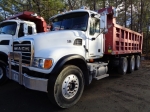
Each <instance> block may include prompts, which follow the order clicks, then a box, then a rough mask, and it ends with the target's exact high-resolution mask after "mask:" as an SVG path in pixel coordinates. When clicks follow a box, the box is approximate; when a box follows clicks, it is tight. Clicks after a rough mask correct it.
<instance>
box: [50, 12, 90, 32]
mask: <svg viewBox="0 0 150 112" xmlns="http://www.w3.org/2000/svg"><path fill="white" fill-rule="evenodd" d="M88 16H89V14H88V13H87V12H76V13H70V14H66V15H62V16H58V17H56V18H54V19H53V20H52V31H55V30H82V31H86V29H87V24H88Z"/></svg>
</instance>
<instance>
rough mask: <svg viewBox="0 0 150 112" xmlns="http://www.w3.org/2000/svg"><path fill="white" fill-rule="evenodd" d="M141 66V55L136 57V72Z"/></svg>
mask: <svg viewBox="0 0 150 112" xmlns="http://www.w3.org/2000/svg"><path fill="white" fill-rule="evenodd" d="M140 64H141V58H140V56H139V55H136V56H135V70H138V69H139V68H140Z"/></svg>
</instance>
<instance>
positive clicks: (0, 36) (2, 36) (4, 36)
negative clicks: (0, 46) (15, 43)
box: [0, 34, 12, 40]
mask: <svg viewBox="0 0 150 112" xmlns="http://www.w3.org/2000/svg"><path fill="white" fill-rule="evenodd" d="M0 40H12V35H9V34H0Z"/></svg>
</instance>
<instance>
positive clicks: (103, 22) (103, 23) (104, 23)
mask: <svg viewBox="0 0 150 112" xmlns="http://www.w3.org/2000/svg"><path fill="white" fill-rule="evenodd" d="M100 29H101V30H102V32H103V33H104V34H105V33H107V32H108V29H107V15H106V14H105V13H103V14H101V17H100Z"/></svg>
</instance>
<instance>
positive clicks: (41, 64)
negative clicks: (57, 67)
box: [32, 58, 53, 69]
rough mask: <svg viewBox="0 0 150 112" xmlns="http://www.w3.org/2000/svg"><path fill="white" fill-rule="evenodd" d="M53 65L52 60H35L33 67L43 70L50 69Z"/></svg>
mask: <svg viewBox="0 0 150 112" xmlns="http://www.w3.org/2000/svg"><path fill="white" fill-rule="evenodd" d="M52 64H53V61H52V59H43V58H34V60H33V63H32V66H33V67H38V68H42V69H49V68H51V66H52Z"/></svg>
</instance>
